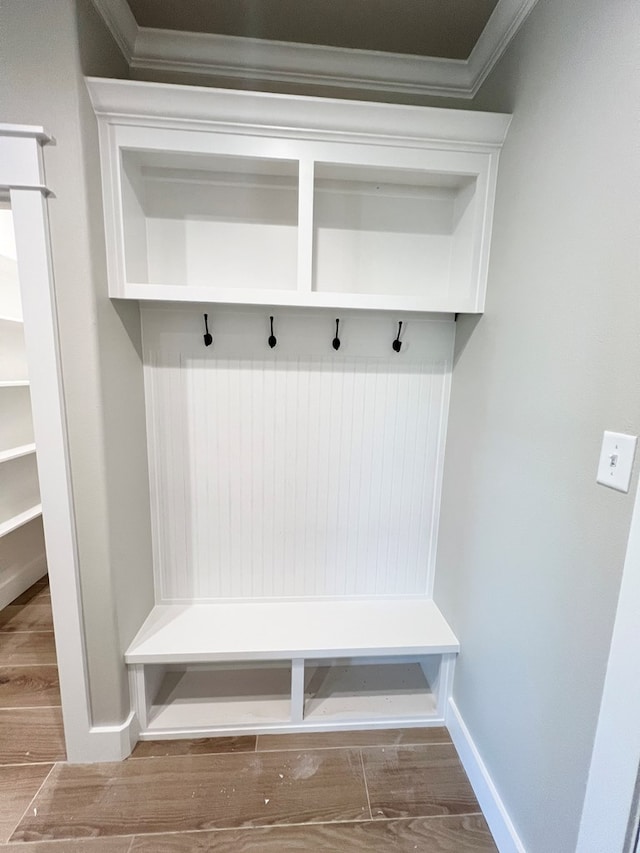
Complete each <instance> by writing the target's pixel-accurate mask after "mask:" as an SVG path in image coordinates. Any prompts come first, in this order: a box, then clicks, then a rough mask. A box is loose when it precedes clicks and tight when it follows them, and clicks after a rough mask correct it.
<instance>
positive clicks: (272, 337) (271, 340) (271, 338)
mask: <svg viewBox="0 0 640 853" xmlns="http://www.w3.org/2000/svg"><path fill="white" fill-rule="evenodd" d="M269 320H270V321H271V334H270V335H269V339H268V341H267V343H268V344H269V346H270V347H271V349H273V348H274V346H275V345H276V344H277V343H278V339H277V338H276V337H275V335H274V334H273V317H269Z"/></svg>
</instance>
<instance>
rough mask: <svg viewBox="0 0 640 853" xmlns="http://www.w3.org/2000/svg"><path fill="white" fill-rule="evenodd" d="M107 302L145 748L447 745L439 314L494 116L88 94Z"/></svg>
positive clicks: (137, 91) (165, 89) (458, 279)
mask: <svg viewBox="0 0 640 853" xmlns="http://www.w3.org/2000/svg"><path fill="white" fill-rule="evenodd" d="M88 87H89V92H90V95H91V99H92V102H93V105H94V109H95V111H96V114H97V116H98V121H99V126H100V146H101V160H102V174H103V194H104V208H105V226H106V238H107V255H108V272H109V287H110V295H111V297H112V298H113V299H115V300H118V299H133V300H139V302H140V316H141V324H142V341H143V346H142V358H143V364H144V388H145V404H146V417H147V448H148V463H149V475H150V494H151V507H150V513H151V521H152V533H153V564H154V584H155V596H156V603H155V606H154V608H153V609H152V611H151V612H150V613H149V614H148V616H147V618H146V620H145V621H144V623H143V624H142V625H140V629H139V632H138V633H137V635H136V636H135V637H134V639H133V640H132V642H131V643H130V645H129V647H128V649H127V650H126V653H125V660H126V663H127V665H128V667H129V672H130V683H131V688H132V695H133V697H134V702H135V708H136V713H137V716H138V721H139V724H140V729H141V737H143V738H163V737H165V738H169V737H177V736H181V735H183V736H190V737H193V736H204V735H210V734H214V733H222V732H226V733H238V732H266V731H282V732H284V731H295V730H299V729H302V728H309V729H315V730H324V729H338V728H358V727H361V728H365V727H367V728H371V727H376V726H411V725H420V726H423V725H429V724H442V722H443V719H444V708H445V701H446V699H447V698H448V695H449V692H450V689H451V683H452V678H453V671H454V665H455V658H456V654H457V653H458V651H459V645H458V641H457V639H456V637H455V636H454V634H453V632H452V630H451V628H450V627H449V626H448V624H447V623H446V621H445V619H444V618H443V616H442V614H441V613H440V611H439V610H438V608H437V606H436V604H435V603H434V601H433V597H432V590H433V579H434V572H435V558H436V544H437V533H438V518H439V505H440V491H441V482H442V473H443V464H444V450H445V437H446V427H447V410H448V400H449V389H450V382H451V375H452V367H453V352H454V339H455V328H456V325H455V318H456V314H457V313H458V312H481V311H482V310H483V305H484V293H485V283H486V277H487V265H488V256H489V243H490V236H491V220H492V211H493V198H494V190H495V183H496V174H497V166H498V154H499V149H500V146H501V144H502V142H503V139H504V136H505V133H506V131H507V127H508V123H509V117H507V116H503V115H495V114H486V113H478V112H467V111H453V110H441V109H428V108H419V107H404V106H397V105H386V104H373V103H359V102H351V101H338V100H329V99H316V98H303V97H294V96H282V95H272V94H262V93H260V94H259V93H251V92H234V91H226V90H216V89H205V88H199V87H190V86H168V85H161V84H150V83H137V82H129V81H115V80H103V79H95V78H93V79H89V80H88Z"/></svg>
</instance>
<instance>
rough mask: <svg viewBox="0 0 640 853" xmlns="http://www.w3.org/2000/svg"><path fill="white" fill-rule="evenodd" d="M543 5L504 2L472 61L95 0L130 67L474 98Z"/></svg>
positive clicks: (124, 0)
mask: <svg viewBox="0 0 640 853" xmlns="http://www.w3.org/2000/svg"><path fill="white" fill-rule="evenodd" d="M536 2H537V0H499V2H498V4H497V5H496V7H495V9H494V11H493V13H492V15H491V17H490V19H489V21H488V22H487V24H486V26H485V28H484V30H483V32H482V34H481V36H480V38H479V39H478V41H477V43H476V45H475V47H474V49H473V51H472V53H471V55H470V56H469V58H468V59H467V60H460V59H440V58H438V57H425V56H413V55H406V54H394V53H384V52H381V51H370V50H350V49H346V48H338V47H326V46H322V45H308V44H294V43H290V42H277V41H264V40H261V39H249V38H239V37H237V36H222V35H215V34H209V33H190V32H182V31H178V30H161V29H152V28H148V27H139V26H138V25H137V23H136V21H135V18H134V17H133V14H132V12H131V10H130V8H129V6H128V4H127V0H93V3H94V5H95V7H96V8H97V10H98V11H99V12H100V14H101V15H102V17H103V18H104V20H105V22H106V24H107V26H108V27H109V30H110V31H111V33H112V34H113V36H114V38H115V39H116V41H117V43H118V45H119V47H120V49H121V50H122V53H123V54H124V56H125V59H126V60H127V62H128V64H129V67H130V68H131V69H135V70H136V71H142V72H143V71H154V72H168V73H172V74H176V73H179V74H184V75H196V74H197V75H199V76H200V77H202V76H206V77H211V78H212V80H215V81H217V82H218V84H219V81H221V80H243V81H260V82H263V83H270V82H271V83H286V84H288V85H297V86H302V87H309V86H321V87H324V88H329V89H332V88H333V89H349V90H352V91H370V92H374V93H375V92H379V93H388V94H394V93H395V94H398V95H404V96H409V97H411V96H413V97H416V96H421V97H424V96H443V97H452V98H473V97H474V96H475V94H476V93H477V91H478V89H479V88H480V86H481V84H482V82H483V81H484V80H485V79H486V77H487V75H488V74H489V73H490V71H491V69H492V68H493V67H494V66H495V64H496V63H497V62H498V60H499V59H500V57H501V56H502V54H503V53H504V51H505V50H506V48H507V46H508V44H509V42H510V41H511V39H512V38H513V37H514V35H515V34H516V32H517V31H518V29H519V28H520V26H521V25H522V23H523V22H524V20H525V19H526V17H527V15H528V14H529V13H530V12H531V10H532V9H533V7H534V6H535V4H536Z"/></svg>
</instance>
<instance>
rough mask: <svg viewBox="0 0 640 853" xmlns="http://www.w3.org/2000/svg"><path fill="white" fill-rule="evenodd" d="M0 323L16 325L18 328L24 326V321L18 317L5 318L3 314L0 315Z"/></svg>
mask: <svg viewBox="0 0 640 853" xmlns="http://www.w3.org/2000/svg"><path fill="white" fill-rule="evenodd" d="M0 323H16V324H17V325H20V326H23V325H24V321H23V320H22V319H21V318H20V317H6V316H5V315H4V314H0Z"/></svg>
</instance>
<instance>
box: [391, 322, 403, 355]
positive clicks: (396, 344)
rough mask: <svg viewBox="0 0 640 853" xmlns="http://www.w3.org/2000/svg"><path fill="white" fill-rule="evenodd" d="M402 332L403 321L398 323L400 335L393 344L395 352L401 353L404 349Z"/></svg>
mask: <svg viewBox="0 0 640 853" xmlns="http://www.w3.org/2000/svg"><path fill="white" fill-rule="evenodd" d="M401 331H402V320H401V321H400V322H399V323H398V334H397V336H396V339H395V341H394V342H393V343H392V344H391V346H392V347H393V349H394V350H395V352H400V350H401V348H402V341H401V340H400V332H401Z"/></svg>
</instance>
